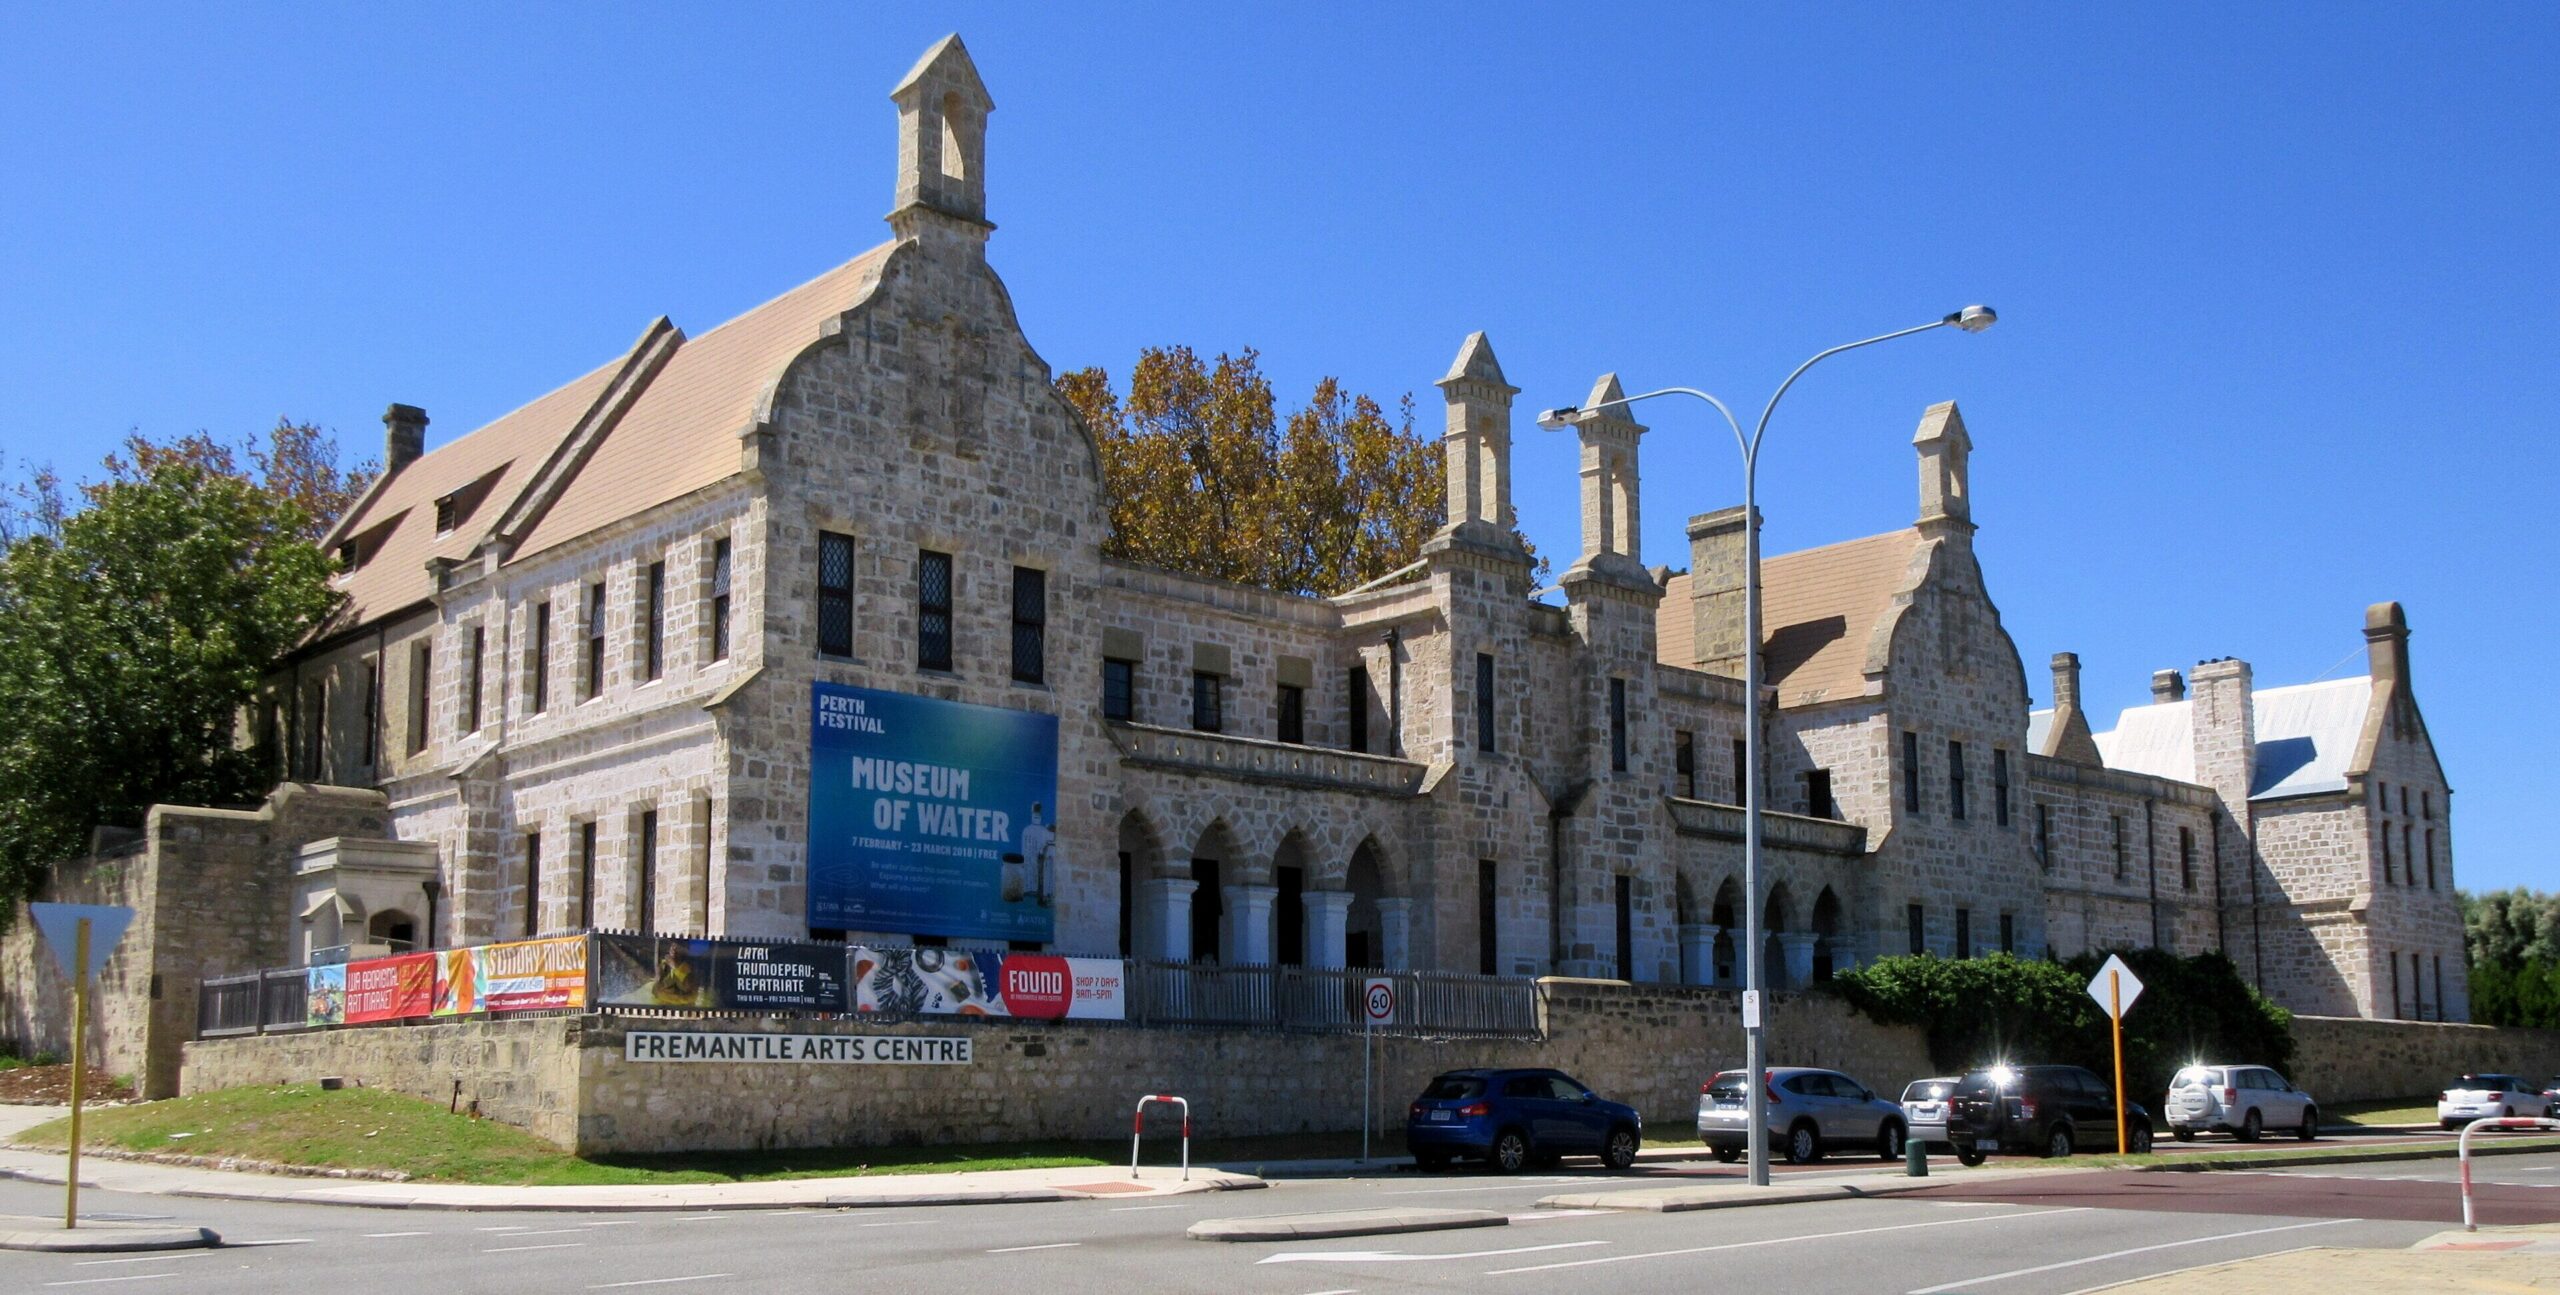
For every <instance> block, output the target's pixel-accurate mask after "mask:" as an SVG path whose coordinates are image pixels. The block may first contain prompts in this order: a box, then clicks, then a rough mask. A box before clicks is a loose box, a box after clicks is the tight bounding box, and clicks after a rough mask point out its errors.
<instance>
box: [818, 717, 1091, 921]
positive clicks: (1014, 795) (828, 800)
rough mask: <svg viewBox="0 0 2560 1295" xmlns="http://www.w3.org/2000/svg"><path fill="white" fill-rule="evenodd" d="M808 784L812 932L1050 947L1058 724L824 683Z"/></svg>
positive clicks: (1056, 877)
mask: <svg viewBox="0 0 2560 1295" xmlns="http://www.w3.org/2000/svg"><path fill="white" fill-rule="evenodd" d="M809 776H810V788H809V925H810V926H812V927H814V928H818V929H822V930H825V929H832V930H839V931H896V932H902V933H905V934H911V935H948V936H958V937H965V938H972V939H984V940H1032V941H1038V942H1040V943H1044V944H1045V943H1047V942H1048V941H1049V940H1050V939H1051V935H1052V931H1053V929H1054V927H1053V924H1052V922H1051V920H1050V918H1051V903H1052V901H1053V899H1054V898H1055V896H1056V894H1057V887H1058V882H1059V880H1060V878H1059V872H1060V868H1061V862H1060V859H1059V852H1058V849H1057V837H1056V828H1057V823H1058V718H1057V716H1055V715H1043V714H1040V713H1038V712H1036V711H1026V710H1009V709H1005V708H1003V707H998V706H971V705H967V704H964V703H961V702H952V701H940V700H937V699H935V698H932V697H916V696H911V695H909V694H906V693H896V692H881V691H879V690H877V689H872V688H846V687H841V686H838V685H836V684H828V683H820V684H813V685H812V686H811V689H810V697H809Z"/></svg>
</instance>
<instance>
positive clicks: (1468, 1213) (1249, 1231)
mask: <svg viewBox="0 0 2560 1295" xmlns="http://www.w3.org/2000/svg"><path fill="white" fill-rule="evenodd" d="M1510 1222H1511V1219H1510V1216H1508V1215H1505V1214H1498V1213H1495V1212H1494V1211H1492V1210H1407V1209H1386V1210H1332V1211H1328V1212H1324V1213H1317V1214H1266V1215H1263V1216H1261V1217H1259V1218H1242V1219H1202V1220H1200V1221H1199V1222H1197V1223H1194V1224H1192V1225H1191V1226H1190V1227H1189V1228H1187V1229H1185V1230H1184V1232H1183V1235H1185V1236H1187V1237H1190V1238H1191V1239H1192V1240H1194V1241H1321V1240H1326V1239H1329V1238H1339V1237H1374V1236H1387V1235H1391V1234H1394V1233H1399V1232H1446V1231H1448V1230H1450V1229H1452V1228H1498V1227H1507V1226H1509V1225H1510Z"/></svg>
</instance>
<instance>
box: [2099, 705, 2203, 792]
mask: <svg viewBox="0 0 2560 1295" xmlns="http://www.w3.org/2000/svg"><path fill="white" fill-rule="evenodd" d="M2194 723H2195V703H2194V702H2193V701H2163V702H2153V703H2152V704H2150V705H2148V706H2134V707H2129V708H2127V709H2126V710H2125V712H2124V713H2123V714H2121V715H2119V716H2117V717H2116V726H2115V727H2114V728H2112V729H2109V730H2107V731H2106V732H2104V733H2099V734H2096V735H2094V736H2096V738H2097V740H2098V755H2099V756H2100V757H2101V758H2103V759H2104V760H2105V761H2106V762H2107V767H2108V768H2110V769H2124V770H2128V771H2130V772H2133V773H2147V774H2150V775H2152V776H2153V777H2155V778H2174V779H2176V780H2178V781H2179V782H2194V781H2195V780H2196V738H2195V728H2194Z"/></svg>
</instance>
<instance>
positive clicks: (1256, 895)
mask: <svg viewBox="0 0 2560 1295" xmlns="http://www.w3.org/2000/svg"><path fill="white" fill-rule="evenodd" d="M1219 889H1220V890H1222V891H1224V892H1225V894H1226V900H1227V936H1228V938H1229V939H1230V940H1232V941H1234V943H1233V944H1232V945H1231V946H1229V948H1228V951H1227V961H1228V962H1230V963H1232V964H1234V965H1236V966H1239V967H1267V966H1270V965H1271V935H1272V930H1271V910H1272V907H1273V906H1274V905H1275V904H1276V903H1277V902H1278V901H1279V899H1280V888H1279V887H1278V886H1222V887H1220V888H1219Z"/></svg>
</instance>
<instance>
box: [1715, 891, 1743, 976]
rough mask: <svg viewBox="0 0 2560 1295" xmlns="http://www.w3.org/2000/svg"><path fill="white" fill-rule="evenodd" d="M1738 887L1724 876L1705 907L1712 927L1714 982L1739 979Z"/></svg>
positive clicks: (1739, 895)
mask: <svg viewBox="0 0 2560 1295" xmlns="http://www.w3.org/2000/svg"><path fill="white" fill-rule="evenodd" d="M1742 917H1743V913H1742V887H1741V885H1740V884H1738V883H1737V882H1735V881H1734V879H1733V878H1731V877H1727V878H1725V880H1724V884H1723V885H1721V886H1718V887H1716V902H1715V903H1714V904H1713V905H1712V906H1711V907H1709V908H1708V909H1707V921H1708V923H1709V924H1710V925H1712V926H1714V927H1715V928H1716V937H1715V943H1714V944H1713V946H1711V947H1712V948H1713V949H1714V958H1713V960H1712V965H1713V966H1714V967H1715V983H1716V984H1719V985H1737V984H1741V983H1742V956H1741V955H1742Z"/></svg>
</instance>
